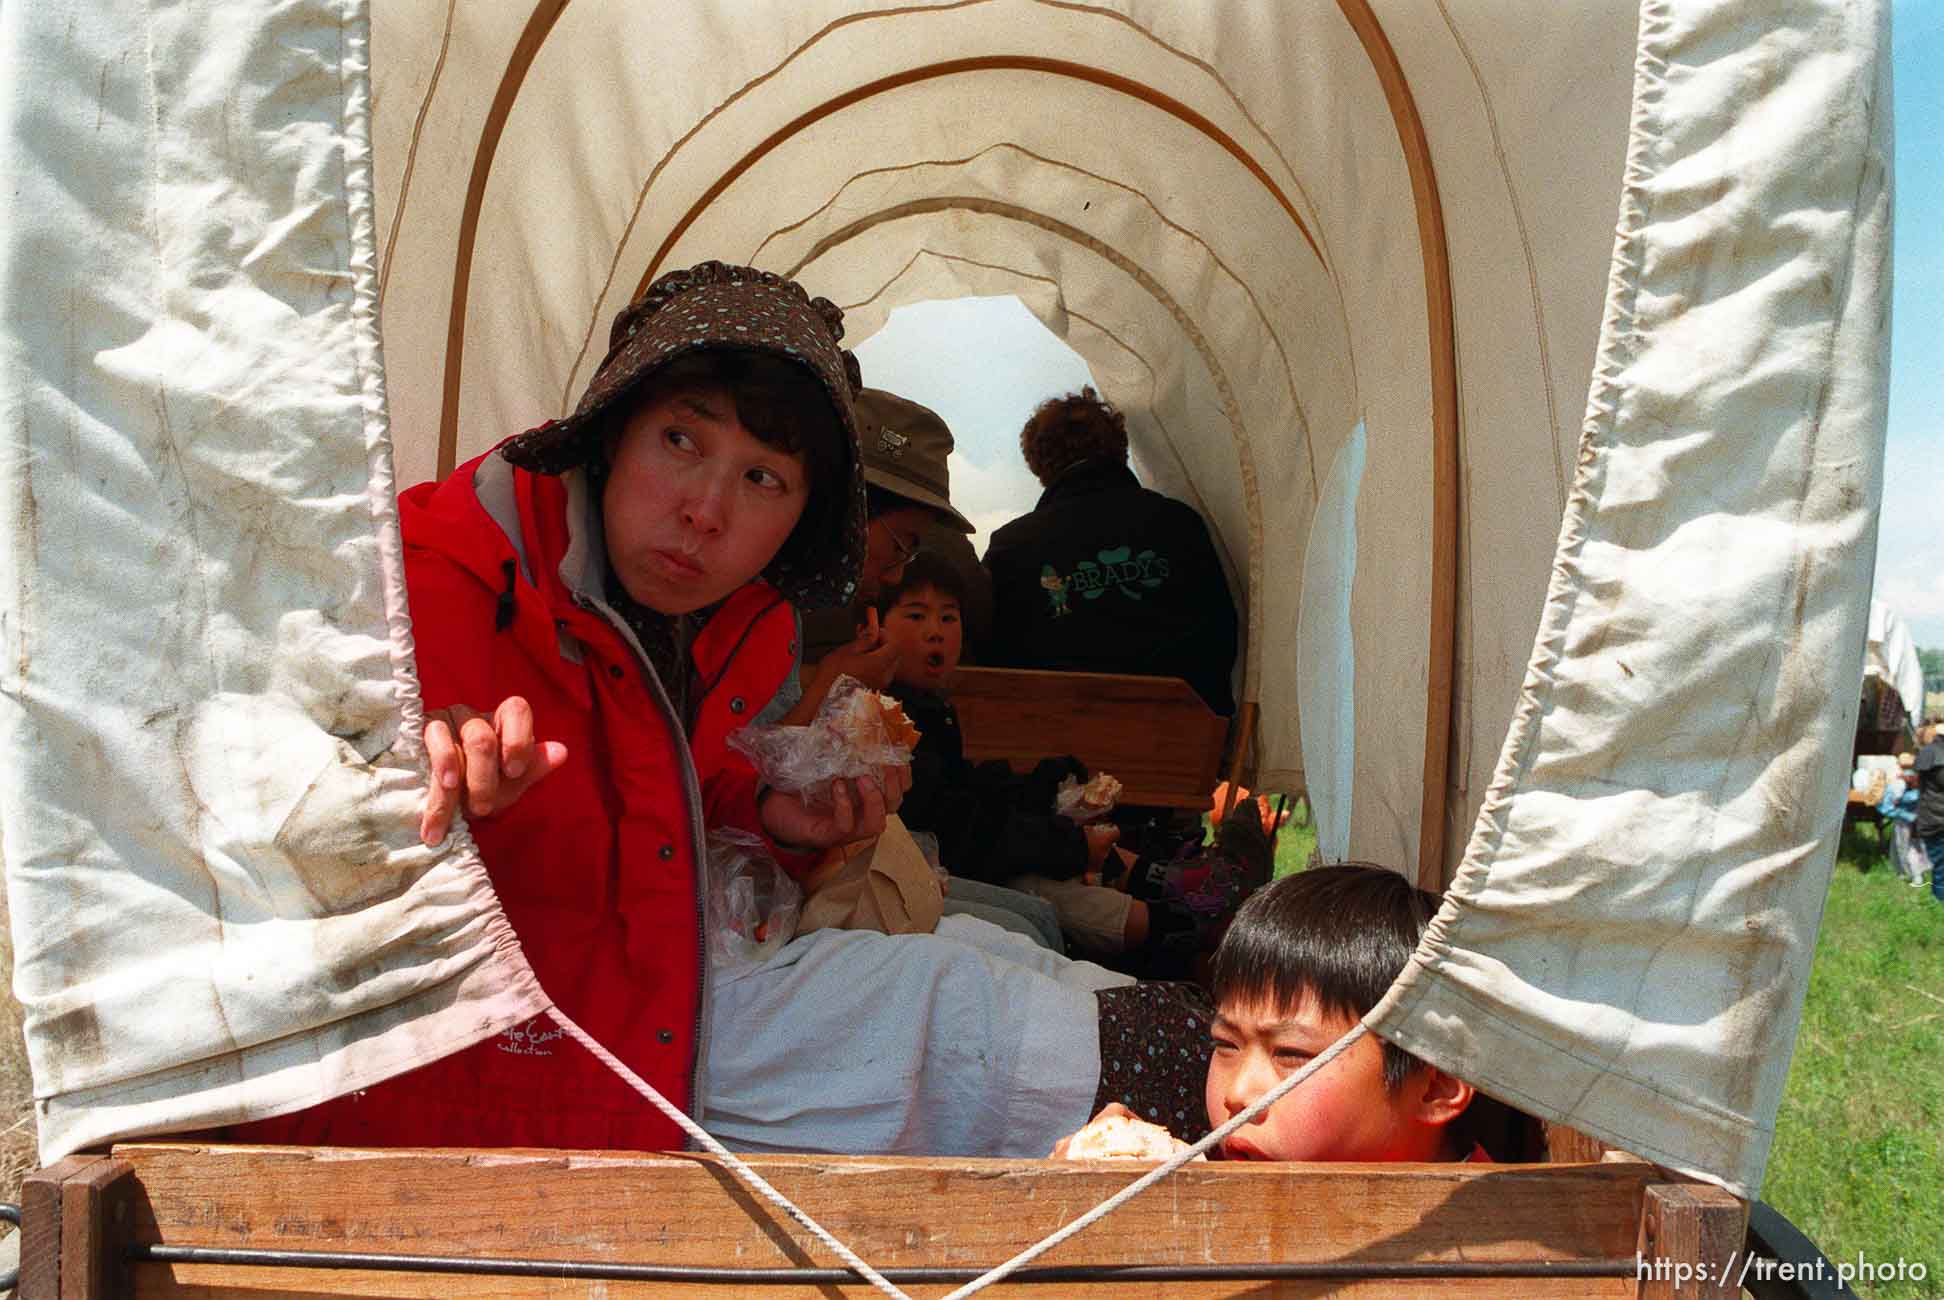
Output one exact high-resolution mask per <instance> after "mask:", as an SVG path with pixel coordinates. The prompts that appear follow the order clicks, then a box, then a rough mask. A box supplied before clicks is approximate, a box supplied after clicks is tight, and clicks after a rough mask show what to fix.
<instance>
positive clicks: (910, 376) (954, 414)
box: [857, 297, 1093, 554]
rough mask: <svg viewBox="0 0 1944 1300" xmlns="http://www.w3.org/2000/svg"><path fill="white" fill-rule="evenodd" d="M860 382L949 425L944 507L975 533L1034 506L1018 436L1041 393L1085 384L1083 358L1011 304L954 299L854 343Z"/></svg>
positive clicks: (896, 319) (918, 308) (978, 538)
mask: <svg viewBox="0 0 1944 1300" xmlns="http://www.w3.org/2000/svg"><path fill="white" fill-rule="evenodd" d="M857 360H858V364H859V365H860V366H861V367H862V368H863V371H864V382H865V383H867V384H869V385H871V386H872V387H874V388H883V389H887V390H889V391H890V392H893V393H896V394H898V395H899V396H900V397H908V398H910V399H911V400H912V401H914V402H920V403H922V404H924V405H926V406H929V407H930V408H931V409H932V410H934V411H936V412H938V414H939V415H940V416H941V417H942V418H943V419H944V421H945V423H946V424H947V425H948V426H950V427H951V430H952V437H953V440H954V442H955V443H956V444H957V450H956V451H954V452H953V453H952V459H951V466H950V468H951V472H952V504H953V505H955V506H957V507H958V509H959V512H960V513H961V514H963V515H964V516H965V517H966V518H967V519H970V520H971V521H972V522H973V523H974V524H976V525H978V528H979V531H978V532H976V533H974V534H973V536H972V545H973V546H975V547H976V548H978V550H979V551H980V552H981V553H982V554H983V553H984V551H985V544H986V539H987V537H988V536H989V535H990V534H991V532H992V530H993V529H995V528H997V527H998V526H999V525H1000V524H1003V523H1005V522H1006V521H1008V520H1010V519H1015V518H1017V517H1018V516H1020V515H1023V514H1025V513H1026V512H1027V511H1028V510H1031V509H1032V508H1033V504H1034V503H1035V502H1036V501H1038V500H1039V495H1040V485H1039V482H1038V480H1036V479H1035V478H1034V477H1033V476H1032V474H1031V473H1030V472H1029V471H1028V470H1027V468H1026V463H1025V462H1024V461H1023V460H1021V459H1020V456H1019V430H1020V427H1021V426H1022V425H1024V424H1025V423H1026V417H1027V416H1029V415H1031V414H1032V412H1033V408H1034V407H1035V406H1038V405H1039V404H1040V403H1041V402H1042V401H1044V400H1046V399H1047V398H1049V397H1057V396H1059V395H1060V394H1062V393H1070V392H1074V391H1076V390H1078V389H1079V388H1081V387H1082V386H1083V385H1086V384H1091V383H1092V382H1093V376H1092V374H1091V373H1090V372H1089V371H1088V370H1087V364H1086V362H1084V361H1082V360H1081V359H1080V356H1079V354H1078V353H1076V352H1074V351H1073V350H1072V349H1071V348H1069V347H1067V345H1066V344H1064V343H1062V342H1061V341H1060V340H1059V339H1057V338H1055V337H1054V336H1053V334H1052V332H1051V331H1049V330H1048V329H1047V328H1046V327H1045V326H1044V325H1042V324H1040V323H1039V321H1038V319H1036V318H1035V317H1034V316H1033V314H1032V313H1031V312H1029V311H1027V310H1026V308H1025V307H1024V306H1023V305H1022V304H1021V303H1020V301H1019V300H1018V299H1017V298H1011V297H1006V298H954V299H946V300H941V301H937V302H921V303H914V304H912V305H911V306H908V307H899V308H898V309H897V310H895V311H893V312H892V313H891V318H890V320H888V321H886V322H885V324H884V327H883V328H882V329H880V330H879V331H878V332H877V333H875V334H873V335H871V337H870V338H868V339H865V340H864V341H863V342H862V343H860V344H858V346H857Z"/></svg>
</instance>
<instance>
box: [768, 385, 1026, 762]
mask: <svg viewBox="0 0 1944 1300" xmlns="http://www.w3.org/2000/svg"><path fill="white" fill-rule="evenodd" d="M856 411H857V422H858V445H859V447H860V449H861V451H862V453H863V464H864V494H865V513H866V515H867V517H868V519H869V523H868V524H867V526H866V529H865V553H864V567H863V571H862V573H861V574H860V575H859V577H858V592H857V597H858V598H857V600H856V602H855V603H854V604H852V605H851V606H849V607H848V608H841V609H832V610H824V611H819V612H817V613H813V614H807V615H806V616H805V617H804V620H803V661H804V663H805V664H806V665H810V664H815V665H816V669H815V671H814V673H811V674H809V675H807V676H806V677H805V678H804V680H803V682H802V688H803V694H802V697H801V699H799V700H797V701H794V702H793V704H792V706H791V707H790V708H789V712H788V713H787V714H785V715H784V717H783V720H784V721H786V722H790V723H793V724H801V723H805V722H808V721H809V720H810V718H811V717H812V716H814V715H815V713H816V707H817V704H818V703H819V702H821V701H822V699H823V697H824V695H825V694H826V693H828V691H829V689H830V684H831V683H832V682H834V681H836V680H837V677H838V676H839V675H840V674H846V673H847V674H849V675H850V676H852V677H855V678H857V679H858V680H859V681H861V682H864V683H865V684H866V685H868V686H870V687H872V688H873V689H876V690H882V689H884V687H885V686H886V685H888V684H889V683H890V681H891V674H892V672H893V670H894V669H895V667H896V665H895V663H894V662H893V651H892V649H891V647H890V646H888V645H887V644H885V642H884V638H883V636H882V635H881V634H880V633H879V632H878V630H877V626H876V616H877V611H876V610H875V609H873V608H871V602H872V601H873V600H875V599H876V597H877V594H878V592H879V591H880V590H881V589H882V587H883V586H884V584H886V583H895V582H896V581H897V580H898V579H899V577H900V576H901V575H902V574H903V572H904V566H905V563H906V561H908V560H910V559H911V557H912V556H914V555H916V554H917V553H918V552H919V551H920V550H924V551H927V552H935V553H937V554H940V555H942V556H943V557H944V558H945V559H946V561H947V562H948V563H950V564H951V565H952V567H953V568H954V569H955V570H957V571H958V572H959V573H960V575H961V576H962V577H964V578H965V579H966V585H967V589H968V592H969V593H970V596H969V600H968V602H967V609H966V634H967V640H968V642H970V643H971V644H972V645H973V646H975V647H976V646H977V645H978V643H979V642H980V640H981V639H982V637H983V635H984V632H985V630H986V628H987V626H988V625H989V624H988V620H989V618H990V612H991V608H992V594H991V583H990V582H989V581H988V579H987V578H986V574H985V570H984V568H983V567H982V566H981V565H980V564H979V559H978V555H977V553H976V552H974V551H973V549H972V543H971V542H970V541H969V540H968V539H967V537H966V534H968V533H970V532H971V531H972V524H971V521H969V520H968V519H966V517H965V516H964V515H962V514H960V513H959V512H958V510H957V508H956V507H954V506H953V505H952V497H951V471H950V469H949V467H948V465H947V460H948V458H949V457H950V456H951V453H952V445H953V440H952V431H951V429H950V428H949V427H947V425H946V423H945V421H944V420H943V419H941V418H940V417H939V415H938V413H937V412H935V411H933V410H931V409H930V408H929V407H925V406H920V405H919V404H918V403H917V402H913V401H910V400H908V399H906V398H903V397H899V396H898V395H897V394H895V393H888V392H885V391H884V390H883V389H881V388H866V389H863V390H862V391H861V392H860V393H859V394H858V397H857V402H856ZM974 654H975V655H976V651H975V652H974Z"/></svg>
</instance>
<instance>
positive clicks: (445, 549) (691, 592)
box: [240, 262, 908, 1149]
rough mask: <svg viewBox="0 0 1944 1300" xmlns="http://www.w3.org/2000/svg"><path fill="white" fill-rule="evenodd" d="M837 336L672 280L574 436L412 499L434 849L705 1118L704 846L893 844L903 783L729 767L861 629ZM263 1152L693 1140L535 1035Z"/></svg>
mask: <svg viewBox="0 0 1944 1300" xmlns="http://www.w3.org/2000/svg"><path fill="white" fill-rule="evenodd" d="M842 333H843V325H842V313H841V312H840V311H839V310H838V309H837V308H836V307H834V306H832V305H831V304H830V303H828V302H826V301H824V300H823V299H816V300H812V299H810V298H809V297H808V296H807V295H806V294H805V293H804V291H803V290H802V289H801V288H800V287H798V286H797V285H796V284H794V283H793V282H791V281H788V280H784V279H782V278H780V277H778V276H775V275H771V274H769V273H767V272H762V271H757V270H754V269H752V268H748V267H734V266H725V265H723V264H721V263H715V262H710V263H704V264H702V265H700V266H697V267H694V268H692V269H690V270H688V271H681V272H675V273H671V274H669V275H665V276H662V277H661V278H660V279H658V280H656V281H655V283H654V284H653V285H652V286H650V287H649V289H648V290H647V291H646V292H645V293H643V295H642V296H641V297H640V298H639V299H637V300H636V301H635V302H634V303H632V304H630V305H629V306H628V308H627V309H626V310H624V311H623V312H622V313H621V314H620V316H619V317H617V319H616V320H615V322H614V327H613V330H612V333H611V336H610V346H609V351H608V354H607V358H606V359H605V360H604V361H603V362H602V364H601V366H600V369H599V370H598V371H596V373H595V375H594V378H593V380H592V382H591V383H590V384H589V386H588V389H587V392H586V394H585V396H583V398H582V399H581V402H580V404H579V406H578V407H577V408H576V410H575V411H574V413H573V415H571V416H570V417H568V418H566V419H564V420H559V421H550V422H548V423H547V424H544V425H542V426H540V427H539V428H537V429H534V430H531V431H530V432H528V433H525V434H522V435H520V436H518V437H516V438H512V439H509V440H508V441H506V442H505V443H502V444H501V445H500V446H499V447H497V448H495V449H494V450H493V451H491V452H488V453H486V454H485V455H483V456H481V457H479V458H478V459H476V460H473V461H471V462H470V463H468V464H466V465H463V466H461V467H460V468H459V469H458V470H456V471H454V472H453V473H452V474H451V475H450V476H448V477H447V478H446V479H444V480H442V481H440V482H437V483H428V484H422V485H420V486H418V487H416V488H413V489H411V490H409V491H408V492H406V493H404V494H403V495H402V497H401V498H400V523H401V528H402V531H403V534H404V542H405V563H406V585H407V592H408V595H409V597H410V601H411V606H412V617H413V628H414V636H415V639H416V643H417V656H418V665H419V674H420V682H421V687H422V691H423V696H424V701H425V705H426V709H427V724H426V730H425V738H426V747H427V750H428V754H429V756H430V759H431V765H432V777H433V783H432V791H431V794H430V796H429V797H428V800H427V805H426V809H425V814H424V819H423V822H422V824H421V833H422V835H423V837H424V839H425V840H426V842H427V843H429V844H436V843H439V842H440V841H442V840H443V839H444V837H445V836H446V834H447V833H448V831H449V830H450V828H451V825H452V820H453V814H454V812H455V810H456V809H458V808H459V807H461V806H463V808H464V810H465V812H466V814H467V819H468V823H467V824H468V828H469V830H470V833H471V835H472V837H473V839H474V840H475V841H476V842H477V845H478V848H479V852H480V855H481V857H482V859H483V860H484V862H485V864H486V866H487V869H488V871H489V872H490V874H491V876H492V879H493V884H494V888H495V890H496V891H497V893H498V894H499V897H500V900H501V902H502V903H503V904H504V906H505V909H506V913H507V916H508V919H509V920H510V921H511V922H512V925H513V928H514V931H515V932H516V933H517V934H518V935H519V937H520V942H521V946H522V947H523V948H524V950H525V952H526V955H527V958H528V960H529V961H530V962H531V964H532V966H533V969H534V971H535V973H536V974H537V975H538V976H539V979H540V982H541V984H542V986H543V987H544V988H546V990H547V991H548V993H549V994H550V995H551V996H552V998H553V999H554V1001H555V1002H556V1003H557V1004H558V1005H559V1006H560V1007H561V1008H562V1009H563V1010H564V1011H566V1012H567V1014H568V1015H570V1016H571V1017H573V1018H574V1019H575V1020H576V1021H578V1022H579V1023H580V1024H581V1025H582V1026H583V1027H584V1028H586V1029H587V1030H588V1031H589V1032H590V1033H592V1034H593V1035H594V1037H595V1038H597V1039H599V1040H600V1041H601V1042H603V1043H604V1044H606V1045H607V1047H608V1048H609V1049H610V1050H612V1051H614V1052H615V1053H616V1054H617V1055H618V1056H619V1057H620V1058H621V1059H622V1060H623V1061H626V1062H627V1063H628V1064H629V1065H631V1066H632V1067H633V1068H634V1069H635V1070H636V1071H637V1072H638V1073H639V1074H641V1075H642V1076H643V1077H645V1078H646V1079H647V1080H648V1081H649V1082H651V1083H652V1084H654V1085H655V1087H656V1088H658V1089H659V1090H660V1091H661V1092H662V1093H663V1095H664V1096H666V1097H668V1098H669V1099H670V1100H671V1101H673V1102H674V1103H675V1104H676V1105H678V1106H683V1107H685V1108H687V1109H689V1110H690V1112H691V1113H695V1112H696V1110H697V1108H698V1107H699V1106H700V1101H701V1090H700V1088H699V1086H698V1080H699V1078H700V1071H701V1069H702V1063H703V1059H704V1054H705V1050H706V1044H705V1043H704V1041H703V1039H704V1034H703V1032H702V1026H703V1024H704V1023H705V1018H704V1011H705V1008H704V988H705V970H704V963H705V961H706V945H705V943H704V941H703V935H702V918H703V901H702V892H701V886H700V880H701V873H702V869H703V858H702V852H703V847H702V845H703V832H704V828H705V827H712V826H734V827H740V828H742V829H745V830H750V831H754V832H757V833H759V834H762V835H764V836H766V837H767V838H768V839H769V841H770V843H771V844H772V845H773V846H774V848H775V849H776V851H777V856H778V859H779V861H781V862H782V863H783V864H784V866H785V867H786V868H801V867H803V866H807V865H808V864H809V863H810V862H811V861H813V860H814V857H815V854H816V852H817V851H819V850H820V849H821V848H823V847H826V846H829V845H832V844H837V843H842V842H844V841H847V840H851V839H854V838H861V837H863V836H866V835H872V834H875V833H877V832H878V831H879V830H881V829H882V828H883V824H884V818H885V816H886V815H887V813H888V812H890V811H892V810H895V809H896V807H897V806H898V802H899V799H900V798H901V797H902V795H903V792H904V788H905V785H906V783H907V780H908V777H907V773H906V769H904V768H903V767H890V768H884V769H880V770H879V772H878V773H877V774H876V775H875V776H872V777H864V778H861V779H859V780H857V781H856V782H838V783H835V787H834V788H833V790H832V792H831V793H832V799H831V800H830V807H829V808H828V809H826V810H824V811H816V810H813V809H811V808H809V807H807V806H805V804H804V802H803V800H802V799H801V798H799V797H797V796H794V795H787V794H783V793H781V792H778V791H773V790H767V789H765V788H762V787H761V786H760V785H759V783H758V781H757V778H756V775H755V773H754V772H753V771H752V770H751V769H750V768H749V766H748V765H747V763H746V762H745V761H744V760H743V759H741V758H740V757H739V756H737V755H735V754H733V753H732V752H730V751H729V750H728V748H727V747H726V745H725V743H724V742H725V740H726V738H727V736H728V734H729V733H730V732H731V731H733V730H735V729H736V728H738V727H740V726H741V725H743V724H744V723H745V722H747V721H749V720H750V718H751V717H752V716H753V715H754V712H755V710H757V709H759V708H761V707H762V705H763V704H764V703H765V702H766V701H768V700H769V699H770V697H771V696H772V695H773V694H774V693H775V691H776V689H777V687H778V686H779V685H780V684H781V682H782V681H783V679H784V678H785V677H786V676H788V675H789V673H790V672H791V670H792V668H793V666H794V662H795V658H796V652H797V646H796V641H795V631H794V622H795V620H794V617H793V615H792V612H791V608H790V602H792V601H795V602H797V603H798V604H800V605H802V606H804V607H808V608H816V607H818V606H820V605H831V604H839V603H842V602H844V601H847V600H848V599H849V598H850V597H851V595H852V593H853V591H854V590H855V588H856V585H857V575H858V571H859V566H860V562H861V559H862V555H863V550H864V485H863V476H862V473H861V470H860V467H859V457H858V451H857V432H856V424H855V420H854V415H853V412H852V406H851V401H852V396H853V393H854V389H855V387H856V385H857V371H856V362H855V360H854V359H852V358H851V357H850V354H849V353H847V352H844V351H842V350H841V348H840V346H839V340H840V338H841V337H842ZM698 1118H700V1116H698ZM240 1136H244V1137H247V1138H249V1139H252V1140H259V1141H266V1140H267V1141H289V1142H302V1143H325V1144H347V1145H348V1144H378V1145H396V1144H409V1145H440V1146H458V1145H464V1146H549V1147H568V1148H575V1147H579V1148H590V1147H592V1148H600V1147H608V1148H613V1147H626V1148H636V1149H657V1148H665V1147H679V1146H681V1145H682V1143H683V1138H682V1135H681V1133H680V1132H679V1131H678V1130H677V1129H676V1128H675V1127H674V1126H673V1125H672V1124H670V1123H669V1122H668V1121H667V1120H665V1119H663V1118H662V1117H661V1116H660V1115H659V1114H657V1113H656V1112H655V1111H653V1110H652V1109H651V1108H649V1107H648V1106H646V1105H645V1104H644V1103H643V1102H642V1100H641V1099H640V1098H639V1097H638V1096H636V1095H635V1093H634V1092H633V1091H632V1090H631V1089H630V1088H629V1087H628V1086H627V1085H626V1084H624V1083H622V1082H621V1081H620V1080H619V1079H617V1078H615V1077H613V1076H612V1075H611V1074H610V1073H609V1072H608V1070H607V1069H606V1068H605V1067H603V1066H602V1065H600V1064H599V1063H598V1062H597V1061H595V1060H594V1059H593V1058H592V1057H590V1056H589V1055H588V1054H587V1053H586V1052H584V1051H583V1050H582V1049H581V1048H580V1047H579V1046H578V1045H576V1044H574V1043H572V1042H571V1041H567V1040H563V1039H561V1038H560V1037H559V1034H558V1031H557V1030H554V1029H552V1028H551V1026H550V1022H547V1021H544V1020H539V1021H534V1022H532V1023H530V1024H528V1025H526V1026H522V1027H520V1028H518V1029H516V1030H513V1031H510V1032H508V1033H504V1034H501V1035H499V1036H498V1037H496V1038H492V1039H488V1040H486V1041H484V1042H482V1043H479V1044H477V1045H476V1046H474V1047H472V1048H470V1049H467V1050H466V1051H463V1052H460V1053H457V1054H455V1055H453V1056H450V1057H447V1058H445V1059H443V1060H441V1061H437V1062H434V1063H433V1064H431V1065H429V1066H426V1067H423V1068H421V1069H419V1070H416V1071H413V1072H412V1073H410V1074H407V1075H404V1076H401V1077H399V1078H396V1079H392V1080H389V1081H387V1082H386V1083H384V1084H382V1085H380V1086H378V1087H375V1088H371V1089H368V1090H366V1091H364V1092H362V1093H358V1094H355V1095H353V1096H350V1097H343V1098H338V1099H336V1100H334V1101H332V1102H329V1103H326V1104H325V1105H322V1106H319V1107H315V1108H312V1109H311V1110H308V1111H304V1112H301V1113H299V1114H296V1115H292V1116H285V1117H282V1118H279V1119H274V1120H269V1121H265V1122H262V1123H259V1124H255V1125H251V1126H248V1129H247V1131H246V1132H244V1133H242V1134H240Z"/></svg>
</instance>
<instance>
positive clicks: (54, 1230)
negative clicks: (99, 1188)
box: [14, 1153, 105, 1300]
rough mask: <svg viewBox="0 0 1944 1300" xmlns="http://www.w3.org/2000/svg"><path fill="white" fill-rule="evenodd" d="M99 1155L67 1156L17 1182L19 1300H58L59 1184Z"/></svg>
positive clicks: (97, 1161) (93, 1162) (97, 1160)
mask: <svg viewBox="0 0 1944 1300" xmlns="http://www.w3.org/2000/svg"><path fill="white" fill-rule="evenodd" d="M104 1159H105V1157H103V1156H101V1155H99V1154H92V1153H91V1154H85V1155H78V1156H69V1157H67V1158H66V1159H65V1160H57V1161H55V1162H54V1163H53V1164H51V1165H48V1166H47V1167H46V1168H44V1169H36V1170H35V1171H34V1172H33V1173H31V1174H28V1175H27V1177H26V1178H24V1179H22V1180H21V1183H20V1282H19V1284H18V1286H17V1287H16V1289H15V1292H14V1294H15V1295H17V1296H18V1297H19V1298H20V1300H60V1295H61V1184H63V1183H65V1182H66V1181H67V1180H68V1179H69V1178H72V1177H74V1176H75V1175H76V1174H79V1173H82V1172H84V1171H85V1170H87V1169H88V1168H89V1167H90V1166H93V1165H97V1164H101V1163H103V1161H104Z"/></svg>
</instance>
